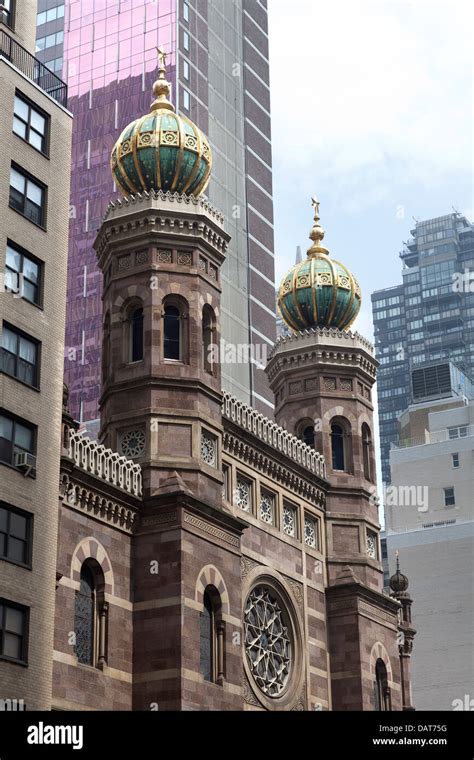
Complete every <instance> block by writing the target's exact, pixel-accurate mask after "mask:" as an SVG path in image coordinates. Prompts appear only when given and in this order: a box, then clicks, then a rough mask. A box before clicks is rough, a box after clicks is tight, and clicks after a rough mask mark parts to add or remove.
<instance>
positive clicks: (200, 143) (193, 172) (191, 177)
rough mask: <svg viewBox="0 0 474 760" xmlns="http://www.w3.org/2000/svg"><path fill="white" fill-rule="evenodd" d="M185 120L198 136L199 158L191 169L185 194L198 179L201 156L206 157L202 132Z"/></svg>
mask: <svg viewBox="0 0 474 760" xmlns="http://www.w3.org/2000/svg"><path fill="white" fill-rule="evenodd" d="M183 118H184V117H183ZM184 120H185V122H186V124H189V125H190V126H191V128H192V129H193V130H194V133H195V135H196V140H197V156H196V160H195V162H194V166H193V168H192V169H191V173H190V175H189V177H188V181H187V182H186V184H185V186H184V187H183V193H185V192H186V191H187V190H188V189H189V188H190V187H191V185H192V184H193V182H194V180H195V179H196V177H197V173H198V171H199V166H200V163H201V156H202V155H204V151H203V136H202V134H201V130H200V129H199V128H198V127H197V126H195V125H194V124H193V123H192V122H191V121H189V119H186V118H184Z"/></svg>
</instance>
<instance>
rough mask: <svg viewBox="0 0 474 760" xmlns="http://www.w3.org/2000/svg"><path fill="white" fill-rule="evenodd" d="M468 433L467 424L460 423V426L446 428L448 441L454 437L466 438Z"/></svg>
mask: <svg viewBox="0 0 474 760" xmlns="http://www.w3.org/2000/svg"><path fill="white" fill-rule="evenodd" d="M467 434H468V429H467V425H461V426H460V427H452V428H448V435H449V439H450V441H453V440H454V439H455V438H466V437H467Z"/></svg>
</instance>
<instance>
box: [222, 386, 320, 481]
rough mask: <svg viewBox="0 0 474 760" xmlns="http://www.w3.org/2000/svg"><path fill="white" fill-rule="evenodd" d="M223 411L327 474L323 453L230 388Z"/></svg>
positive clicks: (300, 461) (305, 464)
mask: <svg viewBox="0 0 474 760" xmlns="http://www.w3.org/2000/svg"><path fill="white" fill-rule="evenodd" d="M222 414H223V415H224V417H226V418H227V419H228V420H230V421H231V422H234V423H235V424H236V425H239V426H240V427H241V428H243V429H244V430H248V432H249V433H253V435H255V436H256V437H257V438H258V439H259V440H260V441H264V442H265V443H267V444H268V445H269V446H272V447H273V448H274V449H276V450H277V451H279V452H281V453H282V454H285V455H286V456H287V457H289V459H292V460H293V461H294V462H297V463H298V464H300V465H302V466H303V467H306V468H307V469H308V470H310V472H313V473H314V474H315V475H319V476H320V477H322V478H325V477H326V463H325V460H324V456H323V455H322V454H320V453H319V452H318V451H315V449H313V448H312V447H311V446H308V445H307V444H306V443H303V441H300V439H299V438H297V437H296V436H295V435H292V433H289V432H288V431H287V430H285V429H284V428H282V427H280V425H277V423H276V422H273V421H272V420H269V419H268V417H265V416H264V415H263V414H260V412H257V411H256V409H252V407H250V406H247V404H244V403H243V401H239V400H238V399H236V398H235V397H234V396H231V394H230V393H227V392H226V391H224V396H223V402H222Z"/></svg>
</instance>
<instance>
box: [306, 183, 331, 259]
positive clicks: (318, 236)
mask: <svg viewBox="0 0 474 760" xmlns="http://www.w3.org/2000/svg"><path fill="white" fill-rule="evenodd" d="M311 204H312V206H313V208H314V224H313V226H312V228H311V232H310V233H309V239H310V240H312V241H313V245H312V246H310V248H308V256H309V257H311V256H314V255H315V254H317V253H325V254H326V255H329V251H328V249H327V248H324V247H323V246H322V245H319V244H320V243H321V241H322V240H323V238H324V230H323V228H322V227H321V225H320V224H319V218H320V217H319V206H320V203H319V201H318V199H317V198H316V196H315V195H313V197H312V198H311Z"/></svg>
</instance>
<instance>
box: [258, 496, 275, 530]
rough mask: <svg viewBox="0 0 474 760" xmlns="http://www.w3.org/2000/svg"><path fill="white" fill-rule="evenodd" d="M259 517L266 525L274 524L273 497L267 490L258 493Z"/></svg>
mask: <svg viewBox="0 0 474 760" xmlns="http://www.w3.org/2000/svg"><path fill="white" fill-rule="evenodd" d="M260 519H261V520H263V522H266V523H268V525H274V524H275V497H274V495H273V494H272V493H270V492H269V491H262V492H261V494H260Z"/></svg>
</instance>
